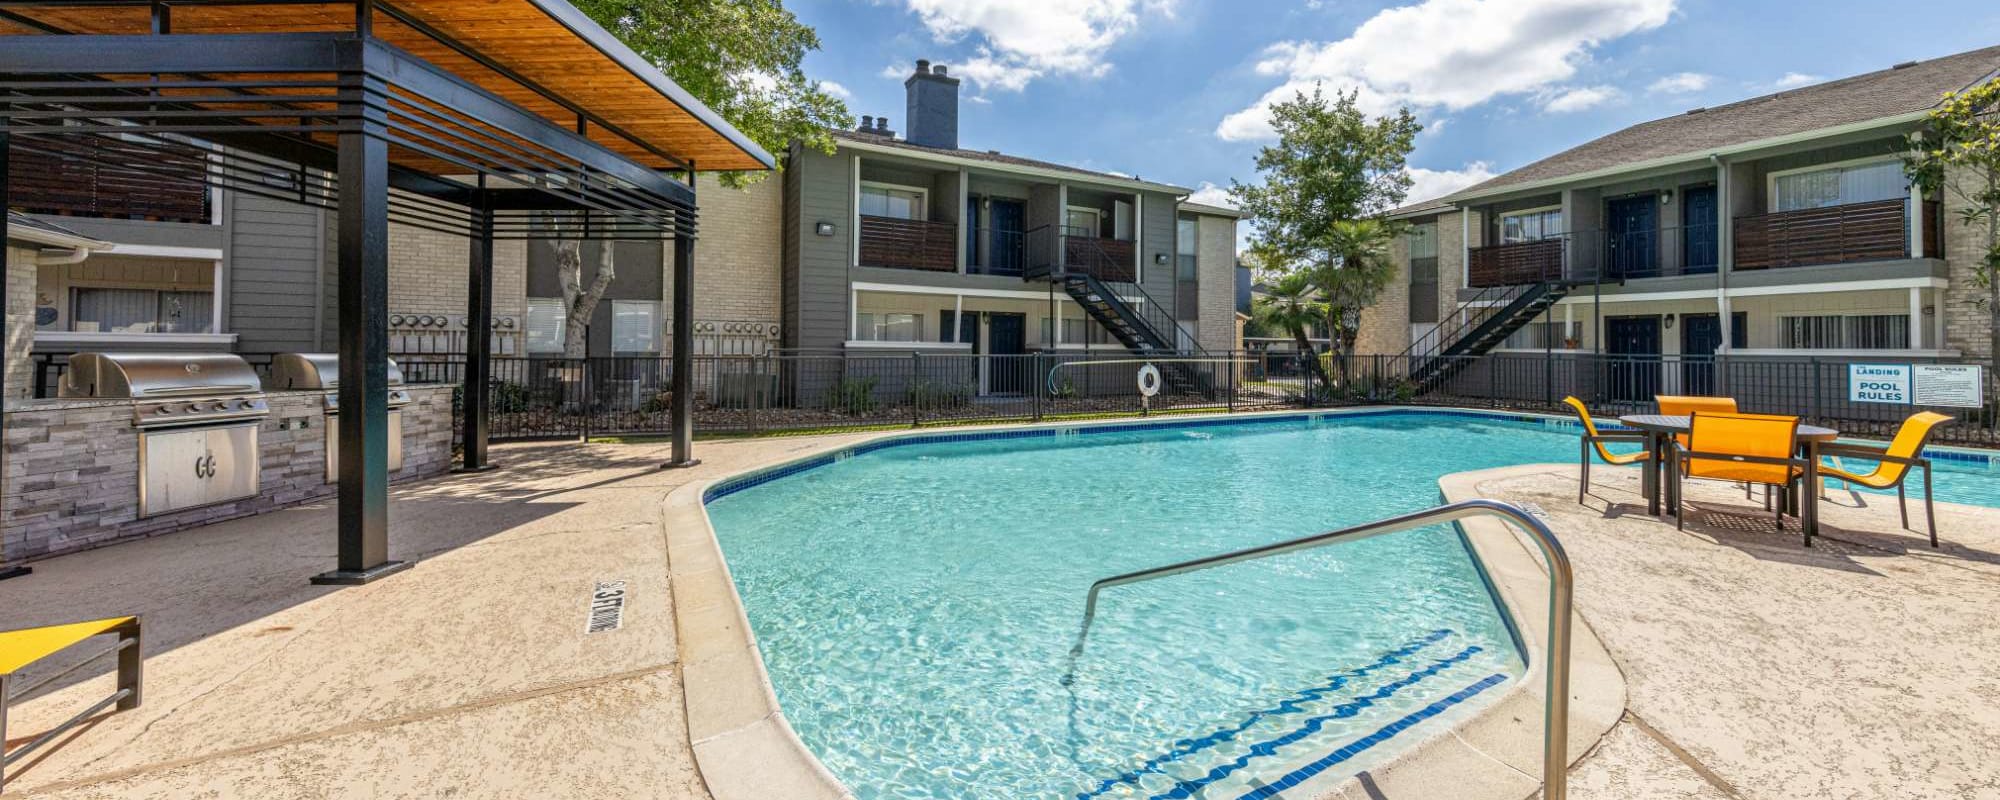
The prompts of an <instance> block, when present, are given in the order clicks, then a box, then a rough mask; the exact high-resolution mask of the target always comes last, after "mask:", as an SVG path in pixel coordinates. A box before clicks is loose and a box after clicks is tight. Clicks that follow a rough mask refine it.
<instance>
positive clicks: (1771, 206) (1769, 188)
mask: <svg viewBox="0 0 2000 800" xmlns="http://www.w3.org/2000/svg"><path fill="white" fill-rule="evenodd" d="M1901 160H1902V157H1901V156H1893V155H1890V156H1863V157H1861V158H1850V159H1846V160H1844V161H1830V162H1827V163H1825V164H1814V165H1812V166H1810V167H1793V168H1791V169H1781V170H1773V171H1772V172H1770V173H1767V174H1766V175H1765V176H1764V213H1767V214H1776V213H1779V212H1778V179H1779V178H1782V177H1785V176H1787V175H1798V174H1800V173H1805V172H1820V171H1823V170H1829V169H1849V168H1852V167H1858V166H1862V165H1866V164H1880V163H1886V162H1895V161H1901ZM1905 177H1906V178H1907V177H1908V176H1905ZM1906 182H1907V181H1906ZM1905 194H1906V195H1907V194H1908V187H1907V186H1906V187H1905ZM1884 199H1887V198H1884ZM1867 202H1873V201H1867ZM1843 205H1844V204H1843Z"/></svg>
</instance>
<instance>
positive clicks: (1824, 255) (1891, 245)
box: [1735, 200, 1910, 269]
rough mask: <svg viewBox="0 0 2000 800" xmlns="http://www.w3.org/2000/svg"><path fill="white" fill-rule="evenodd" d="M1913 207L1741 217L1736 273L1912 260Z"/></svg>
mask: <svg viewBox="0 0 2000 800" xmlns="http://www.w3.org/2000/svg"><path fill="white" fill-rule="evenodd" d="M1908 205H1909V202H1908V201H1906V200H1877V201H1874V202H1869V203H1849V204H1847V205H1840V206H1828V207H1826V208H1808V209H1802V210H1799V211H1780V212H1777V213H1774V214H1763V215H1759V216H1754V217H1737V218H1736V221H1735V226H1736V227H1735V230H1736V237H1735V246H1736V269H1768V268H1772V267H1799V266H1809V265H1813V264H1846V263H1851V262H1856V261H1884V260H1888V259H1896V258H1906V257H1908V255H1909V252H1910V247H1909V237H1910V228H1909V221H1908V218H1907V217H1905V216H1904V212H1905V209H1906V207H1907V206H1908Z"/></svg>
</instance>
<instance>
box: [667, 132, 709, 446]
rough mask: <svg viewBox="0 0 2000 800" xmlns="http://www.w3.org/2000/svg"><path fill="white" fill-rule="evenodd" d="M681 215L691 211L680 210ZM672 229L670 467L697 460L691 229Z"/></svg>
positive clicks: (691, 187) (691, 189)
mask: <svg viewBox="0 0 2000 800" xmlns="http://www.w3.org/2000/svg"><path fill="white" fill-rule="evenodd" d="M694 175H695V172H694V165H692V164H690V165H688V172H687V176H688V194H689V195H693V194H694ZM682 213H683V214H691V213H693V212H690V211H684V212H682ZM692 227H693V226H684V229H682V230H676V231H675V232H674V352H673V375H672V386H671V388H672V391H673V419H672V420H670V422H671V424H672V425H673V440H674V451H673V460H672V461H670V462H667V464H666V466H667V467H668V468H671V469H679V468H683V467H692V466H694V465H696V464H699V463H701V460H700V459H697V458H695V457H694V231H693V230H692Z"/></svg>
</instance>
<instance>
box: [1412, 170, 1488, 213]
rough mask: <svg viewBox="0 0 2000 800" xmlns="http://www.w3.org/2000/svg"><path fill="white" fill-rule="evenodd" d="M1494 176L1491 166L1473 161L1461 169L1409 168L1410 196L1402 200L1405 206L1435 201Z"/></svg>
mask: <svg viewBox="0 0 2000 800" xmlns="http://www.w3.org/2000/svg"><path fill="white" fill-rule="evenodd" d="M1495 174H1497V173H1495V172H1494V171H1493V165H1492V164H1488V163H1486V162H1484V161H1474V162H1472V163H1470V164H1467V165H1465V167H1464V168H1462V169H1424V168H1422V167H1411V168H1410V194H1409V196H1408V197H1405V198H1403V202H1404V203H1405V204H1410V203H1421V202H1423V201H1425V200H1436V199H1438V198H1440V197H1443V196H1445V195H1448V194H1451V193H1452V192H1456V191H1458V190H1460V189H1463V188H1465V187H1467V186H1471V185H1473V184H1475V183H1479V182H1482V181H1486V180H1489V179H1491V178H1492V177H1493V176H1494V175H1495Z"/></svg>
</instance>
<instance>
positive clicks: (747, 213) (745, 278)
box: [661, 174, 784, 324]
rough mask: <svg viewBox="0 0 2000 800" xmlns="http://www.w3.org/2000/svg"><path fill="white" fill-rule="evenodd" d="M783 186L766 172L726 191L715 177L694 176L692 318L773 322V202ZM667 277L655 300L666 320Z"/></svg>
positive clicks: (670, 312)
mask: <svg viewBox="0 0 2000 800" xmlns="http://www.w3.org/2000/svg"><path fill="white" fill-rule="evenodd" d="M783 184H784V182H783V181H781V180H779V179H778V176H776V175H771V176H767V177H765V178H764V179H763V180H761V181H758V182H756V183H754V184H751V185H750V186H749V187H747V188H744V189H731V188H728V187H726V186H723V185H722V184H721V183H720V182H718V178H717V177H716V176H715V175H710V174H703V175H699V176H698V177H697V178H696V180H695V197H696V199H697V201H698V202H699V204H700V209H699V214H700V217H699V220H698V226H699V227H698V230H699V232H700V233H699V237H700V238H699V239H698V240H697V241H696V242H695V246H694V286H695V296H694V316H695V319H697V320H731V321H751V322H768V323H771V324H776V323H777V322H778V240H779V234H780V232H781V231H780V230H779V227H778V214H779V206H778V204H779V199H780V194H779V193H780V190H781V189H782V188H783ZM668 251H669V253H671V248H669V249H668ZM668 258H669V259H671V258H672V256H671V255H669V256H668ZM672 277H673V275H672V273H671V272H669V273H668V281H667V289H666V296H665V297H662V298H661V300H662V301H663V302H664V303H665V305H664V306H662V307H663V308H665V309H666V317H667V318H668V319H672V317H673V281H672Z"/></svg>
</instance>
